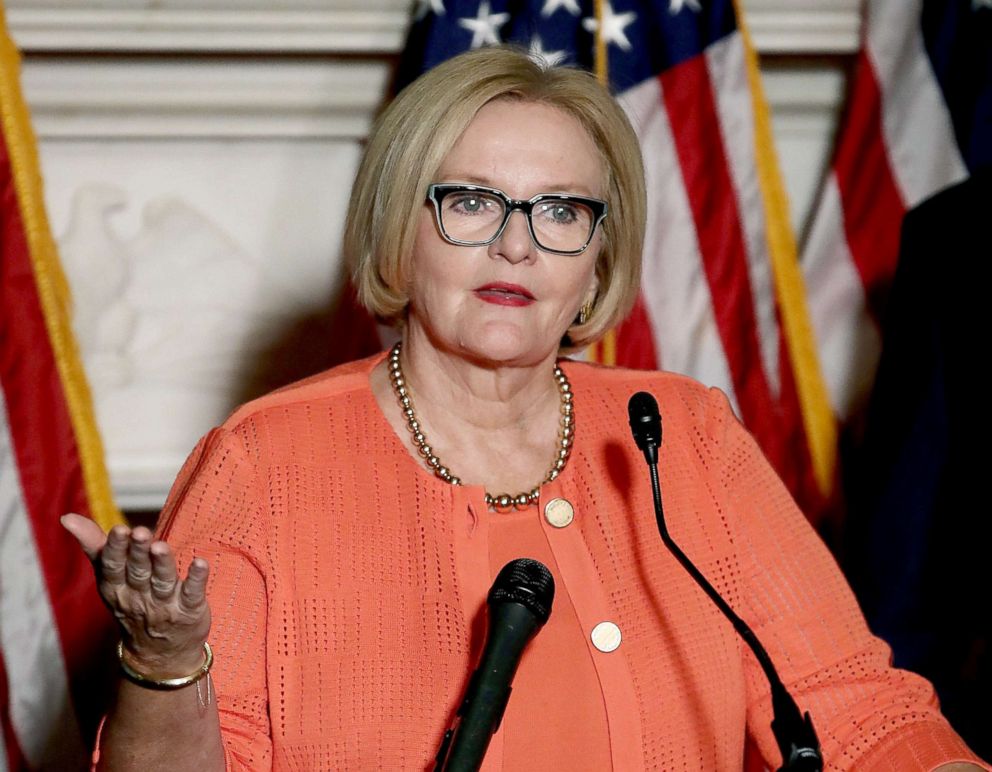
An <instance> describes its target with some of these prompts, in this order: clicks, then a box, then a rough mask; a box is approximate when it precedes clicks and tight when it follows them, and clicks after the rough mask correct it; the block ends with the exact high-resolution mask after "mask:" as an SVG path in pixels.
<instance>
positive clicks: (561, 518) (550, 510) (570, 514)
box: [544, 499, 575, 528]
mask: <svg viewBox="0 0 992 772" xmlns="http://www.w3.org/2000/svg"><path fill="white" fill-rule="evenodd" d="M544 517H545V519H546V520H547V521H548V522H549V523H551V525H553V526H554V527H555V528H564V527H565V526H566V525H568V524H569V523H571V522H572V520H574V519H575V510H574V509H573V508H572V505H571V504H569V503H568V502H567V501H566V500H565V499H551V501H549V502H548V503H547V505H546V506H545V507H544Z"/></svg>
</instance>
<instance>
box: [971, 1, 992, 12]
mask: <svg viewBox="0 0 992 772" xmlns="http://www.w3.org/2000/svg"><path fill="white" fill-rule="evenodd" d="M979 8H992V0H971V10H973V11H977V10H978V9H979Z"/></svg>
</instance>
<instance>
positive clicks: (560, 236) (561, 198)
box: [427, 183, 607, 255]
mask: <svg viewBox="0 0 992 772" xmlns="http://www.w3.org/2000/svg"><path fill="white" fill-rule="evenodd" d="M427 200H428V201H430V202H431V203H432V204H433V205H434V217H435V218H436V219H437V226H438V228H439V229H440V231H441V235H442V236H443V237H444V239H445V241H448V242H449V243H451V244H458V245H460V246H466V247H477V246H485V245H486V244H492V243H493V242H494V241H495V240H496V239H498V238H499V237H500V234H501V233H503V229H504V228H506V224H507V223H508V222H509V220H510V215H511V214H513V212H515V211H516V210H518V209H519V210H520V211H521V212H523V213H524V214H525V215H527V228H528V229H529V230H530V237H531V239H533V240H534V243H535V244H536V245H537V246H538V247H539V248H540V249H543V250H544V251H545V252H553V253H554V254H556V255H578V254H581V253H582V252H584V251H585V250H586V247H588V246H589V242H590V241H592V236H593V234H594V233H595V232H596V226H597V225H599V224H600V223H601V222H602V221H603V219H604V218H605V217H606V212H607V206H606V202H605V201H600V200H599V199H598V198H586V197H585V196H573V195H571V194H567V193H541V194H540V195H537V196H534V197H533V198H532V199H530V200H528V201H520V200H517V199H514V198H510V197H509V196H508V195H506V193H504V192H503V191H502V190H497V189H496V188H486V187H483V186H481V185H461V184H458V183H435V184H433V185H431V186H429V187H428V188H427Z"/></svg>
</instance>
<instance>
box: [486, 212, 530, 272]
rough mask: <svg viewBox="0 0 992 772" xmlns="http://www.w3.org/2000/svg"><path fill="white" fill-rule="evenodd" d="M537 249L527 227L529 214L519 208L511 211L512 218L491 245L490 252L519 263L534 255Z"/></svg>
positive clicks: (495, 255) (494, 255)
mask: <svg viewBox="0 0 992 772" xmlns="http://www.w3.org/2000/svg"><path fill="white" fill-rule="evenodd" d="M535 249H536V247H535V245H534V242H533V240H532V239H531V237H530V230H529V228H528V227H527V215H526V214H525V213H524V212H521V211H519V210H517V211H515V212H510V219H509V220H507V222H506V227H505V228H503V232H502V233H501V234H500V235H499V238H498V239H496V240H495V241H494V242H493V243H492V244H490V245H489V254H490V255H492V256H493V257H501V258H503V259H504V260H508V261H509V262H511V263H519V262H522V261H524V260H526V259H528V258H529V257H532V256H533V254H534V250H535Z"/></svg>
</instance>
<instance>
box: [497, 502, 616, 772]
mask: <svg viewBox="0 0 992 772" xmlns="http://www.w3.org/2000/svg"><path fill="white" fill-rule="evenodd" d="M542 519H543V515H542V514H541V512H540V510H538V509H537V508H536V507H529V508H528V509H526V510H524V511H522V512H510V513H507V514H503V515H497V514H492V515H490V517H489V519H488V522H489V524H490V525H489V573H490V574H491V575H492V576H496V574H498V573H499V570H500V569H501V568H502V567H503V566H505V565H506V564H507V563H508V562H510V561H511V560H515V559H516V558H521V557H527V558H533V559H535V560H540V561H541V562H542V563H544V565H546V566H547V567H548V569H549V570H550V571H551V574H552V576H554V579H555V587H562V586H563V584H564V580H563V579H562V575H561V571H560V570H559V568H558V563H557V562H556V561H555V556H554V554H553V553H552V552H551V545H550V544H548V539H547V537H546V536H545V535H544V528H543V526H542V525H541V521H542ZM584 637H585V633H584V632H583V630H582V623H581V622H580V621H579V617H578V614H577V613H576V611H575V606H574V605H573V604H572V599H571V598H570V597H569V595H568V593H567V592H558V593H556V597H555V601H554V604H553V608H552V613H551V617H550V618H549V619H548V621H547V623H546V624H545V625H544V627H543V628H542V629H541V630H540V634H539V635H538V636H537V637H536V638H535V639H534V640H533V641H531V643H530V644H529V645H528V646H527V648H526V649H524V653H523V656H522V657H521V659H520V667H519V668H518V670H517V675H516V677H515V678H514V679H513V692H512V697H513V698H512V699H511V700H510V701H509V703H508V704H507V706H506V713H505V714H504V716H503V721H502V723H501V725H500V728H501V731H502V732H504V736H505V738H506V739H505V740H504V743H503V765H504V768H505V769H554V768H555V767H556V765H557V762H558V760H559V759H562V758H580V759H582V762H583V764H584V765H585V767H586V769H604V770H608V769H610V766H611V764H612V762H611V759H610V732H609V726H608V723H607V719H606V705H605V704H604V702H603V693H602V691H601V690H600V688H599V680H598V678H597V676H596V668H595V665H594V663H593V659H592V656H591V654H590V651H589V649H588V648H587V647H586V646H582V645H579V646H576V645H575V644H576V642H580V641H582V639H583V638H584ZM556 678H558V679H560V680H554V679H556Z"/></svg>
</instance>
